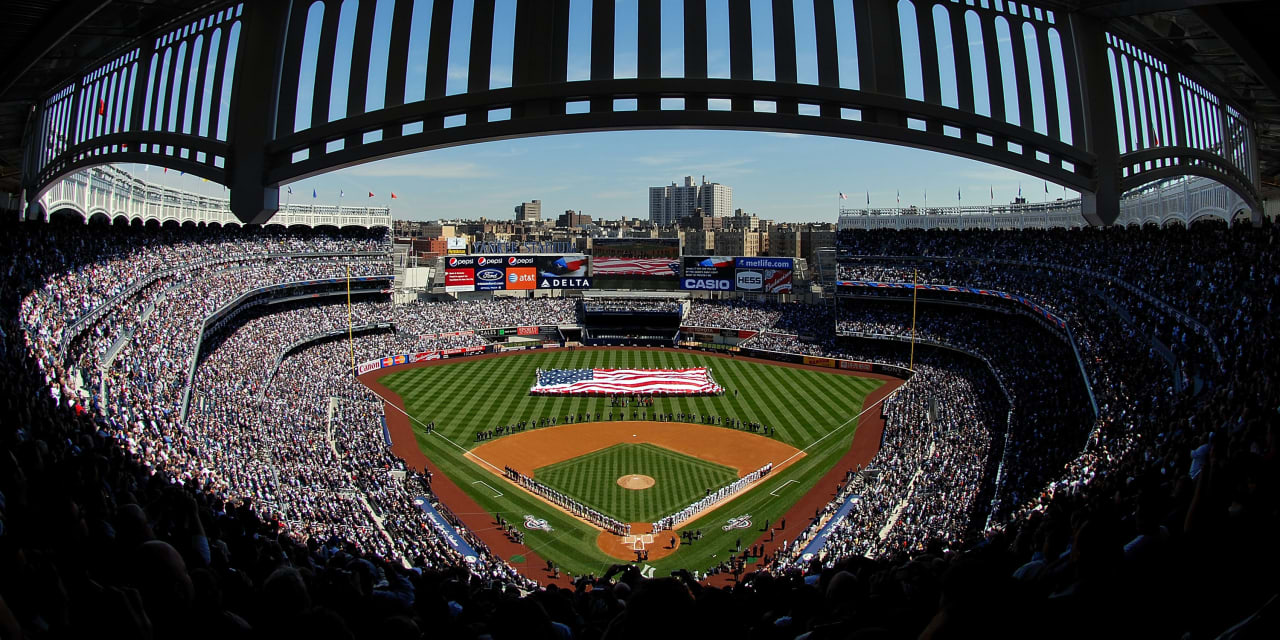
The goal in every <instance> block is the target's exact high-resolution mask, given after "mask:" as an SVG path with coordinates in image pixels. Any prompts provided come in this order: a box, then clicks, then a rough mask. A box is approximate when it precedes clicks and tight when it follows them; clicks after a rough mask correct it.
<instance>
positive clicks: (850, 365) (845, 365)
mask: <svg viewBox="0 0 1280 640" xmlns="http://www.w3.org/2000/svg"><path fill="white" fill-rule="evenodd" d="M840 368H841V369H849V370H851V371H870V370H871V364H870V363H867V362H857V361H855V360H841V361H840Z"/></svg>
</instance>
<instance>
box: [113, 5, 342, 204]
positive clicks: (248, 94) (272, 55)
mask: <svg viewBox="0 0 1280 640" xmlns="http://www.w3.org/2000/svg"><path fill="white" fill-rule="evenodd" d="M289 5H290V3H289V1H288V0H258V1H256V2H247V3H245V5H244V7H245V8H244V17H243V20H244V21H243V25H244V26H242V27H241V34H240V45H239V52H238V55H237V56H236V68H235V78H236V81H235V84H234V86H233V87H232V90H231V114H230V116H231V118H230V124H229V126H228V127H227V141H228V144H229V146H230V152H229V153H228V154H227V179H226V180H227V181H226V184H227V188H228V189H229V190H230V191H231V212H232V213H234V214H235V215H236V217H237V218H239V219H240V221H241V222H243V223H245V224H263V223H265V222H266V221H268V220H270V219H271V216H273V215H275V213H276V211H279V210H280V187H279V183H278V182H276V183H272V184H270V185H268V184H267V183H266V181H265V178H266V175H267V158H266V156H265V155H264V154H263V153H262V150H263V149H264V148H266V146H267V143H268V142H270V140H271V138H272V137H273V136H272V132H273V131H274V130H275V124H276V122H275V115H276V101H277V97H278V92H277V89H278V87H279V83H280V69H281V65H282V64H283V55H284V48H283V47H282V46H280V43H281V42H282V41H283V40H284V35H285V33H287V32H288V25H289ZM336 5H337V3H334V6H336ZM327 14H328V12H327V11H326V17H327ZM325 96H326V100H325V105H326V109H325V113H328V108H327V106H328V100H327V96H328V89H327V87H326V89H325ZM135 108H140V105H135ZM323 146H324V145H323V144H322V145H320V147H321V148H323Z"/></svg>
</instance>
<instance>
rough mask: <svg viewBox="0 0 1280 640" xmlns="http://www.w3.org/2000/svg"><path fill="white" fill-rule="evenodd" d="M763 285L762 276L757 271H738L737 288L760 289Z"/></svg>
mask: <svg viewBox="0 0 1280 640" xmlns="http://www.w3.org/2000/svg"><path fill="white" fill-rule="evenodd" d="M763 287H764V276H763V275H761V274H760V272H759V271H739V272H738V288H739V289H748V290H750V289H761V288H763Z"/></svg>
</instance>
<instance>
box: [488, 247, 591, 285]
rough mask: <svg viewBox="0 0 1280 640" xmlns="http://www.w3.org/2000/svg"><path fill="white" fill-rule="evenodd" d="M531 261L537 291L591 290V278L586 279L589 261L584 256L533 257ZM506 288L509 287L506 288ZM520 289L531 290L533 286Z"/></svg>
mask: <svg viewBox="0 0 1280 640" xmlns="http://www.w3.org/2000/svg"><path fill="white" fill-rule="evenodd" d="M532 259H533V262H532V269H533V271H534V272H535V274H536V287H537V288H538V289H590V288H591V278H589V277H587V268H588V267H589V266H590V260H588V259H587V257H586V256H584V255H567V256H533V258H532ZM522 268H528V267H522ZM521 273H525V272H521ZM508 288H511V287H509V286H508ZM520 288H528V289H533V288H534V286H521V287H520Z"/></svg>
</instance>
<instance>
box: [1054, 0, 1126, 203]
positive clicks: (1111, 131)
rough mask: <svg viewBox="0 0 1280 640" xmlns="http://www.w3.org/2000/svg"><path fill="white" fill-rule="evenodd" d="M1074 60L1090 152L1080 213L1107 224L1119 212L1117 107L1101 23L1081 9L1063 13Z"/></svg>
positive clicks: (1086, 142)
mask: <svg viewBox="0 0 1280 640" xmlns="http://www.w3.org/2000/svg"><path fill="white" fill-rule="evenodd" d="M1067 22H1068V28H1069V34H1068V35H1067V36H1066V37H1068V38H1070V39H1071V41H1072V50H1074V52H1075V54H1076V59H1075V60H1067V61H1066V64H1067V65H1068V66H1072V65H1073V64H1074V66H1075V67H1076V68H1077V69H1078V70H1079V73H1080V77H1081V82H1080V84H1079V91H1080V95H1079V96H1077V100H1075V103H1076V104H1077V105H1079V106H1078V108H1079V109H1081V110H1082V111H1081V117H1082V118H1083V129H1084V134H1085V135H1084V138H1083V139H1077V140H1075V141H1074V142H1075V143H1076V144H1082V145H1084V146H1085V147H1086V148H1087V149H1088V150H1089V152H1090V153H1091V154H1093V157H1094V176H1093V178H1094V179H1093V188H1092V189H1086V190H1084V191H1082V192H1081V193H1080V196H1081V197H1080V205H1081V209H1082V213H1083V214H1084V217H1085V219H1086V220H1088V221H1089V224H1092V225H1095V226H1110V225H1112V224H1115V221H1116V219H1117V218H1119V217H1120V140H1119V139H1118V138H1117V137H1116V109H1115V103H1114V102H1113V101H1112V99H1111V72H1110V69H1109V68H1108V64H1107V41H1106V33H1105V31H1104V30H1103V27H1102V23H1101V22H1099V21H1098V20H1096V19H1094V18H1090V17H1089V16H1085V15H1082V14H1080V13H1071V14H1068V16H1067Z"/></svg>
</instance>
